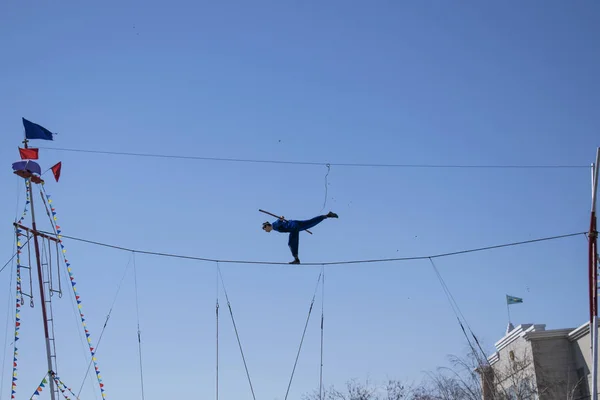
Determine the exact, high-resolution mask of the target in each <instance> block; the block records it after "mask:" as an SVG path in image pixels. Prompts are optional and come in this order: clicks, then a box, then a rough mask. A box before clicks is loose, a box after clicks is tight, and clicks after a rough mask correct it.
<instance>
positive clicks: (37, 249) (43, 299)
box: [28, 179, 56, 400]
mask: <svg viewBox="0 0 600 400" xmlns="http://www.w3.org/2000/svg"><path fill="white" fill-rule="evenodd" d="M28 186H29V189H28V190H29V201H30V202H31V228H32V233H33V244H34V247H35V261H36V264H37V272H38V282H39V288H40V299H41V303H42V317H43V319H44V336H45V339H46V356H47V360H48V371H54V369H53V366H52V352H51V350H50V334H49V330H48V313H47V311H46V296H45V294H44V281H43V275H42V262H41V260H40V246H39V243H38V232H37V227H36V225H35V211H34V207H33V183H32V182H31V179H30V180H29V185H28ZM54 372H56V371H54ZM49 382H50V396H51V399H52V400H56V397H55V392H54V380H53V379H49Z"/></svg>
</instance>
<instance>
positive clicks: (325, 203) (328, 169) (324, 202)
mask: <svg viewBox="0 0 600 400" xmlns="http://www.w3.org/2000/svg"><path fill="white" fill-rule="evenodd" d="M326 167H327V174H325V198H324V199H323V208H321V211H319V212H323V210H324V209H325V206H326V205H327V191H328V188H327V186H328V185H329V182H328V181H327V177H328V176H329V172H330V171H331V164H327V165H326Z"/></svg>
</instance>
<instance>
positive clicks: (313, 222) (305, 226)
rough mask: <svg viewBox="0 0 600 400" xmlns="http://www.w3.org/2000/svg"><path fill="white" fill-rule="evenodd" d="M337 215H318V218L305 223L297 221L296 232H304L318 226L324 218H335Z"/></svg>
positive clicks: (330, 213)
mask: <svg viewBox="0 0 600 400" xmlns="http://www.w3.org/2000/svg"><path fill="white" fill-rule="evenodd" d="M337 217H338V215H337V214H336V213H332V212H329V213H328V214H327V215H319V216H318V217H314V218H311V219H309V220H306V221H298V230H300V231H304V230H306V229H310V228H312V227H313V226H316V225H318V224H320V223H321V222H322V221H323V220H324V219H326V218H337Z"/></svg>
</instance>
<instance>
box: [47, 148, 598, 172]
mask: <svg viewBox="0 0 600 400" xmlns="http://www.w3.org/2000/svg"><path fill="white" fill-rule="evenodd" d="M39 148H40V149H44V150H54V151H66V152H74V153H91V154H109V155H117V156H130V157H152V158H171V159H180V160H202V161H225V162H239V163H256V164H288V165H321V166H323V165H325V166H327V165H331V166H333V165H335V166H337V167H384V168H456V169H467V168H468V169H582V168H586V169H588V168H589V165H560V164H557V165H519V164H513V165H477V164H377V163H325V162H314V161H284V160H260V159H250V158H227V157H202V156H177V155H173V154H156V153H133V152H123V151H103V150H88V149H68V148H61V147H45V146H41V147H39Z"/></svg>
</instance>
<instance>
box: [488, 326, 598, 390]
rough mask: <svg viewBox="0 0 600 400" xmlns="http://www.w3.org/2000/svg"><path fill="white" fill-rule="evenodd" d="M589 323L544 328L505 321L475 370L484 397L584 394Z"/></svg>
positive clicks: (588, 377)
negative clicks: (482, 363) (492, 348)
mask: <svg viewBox="0 0 600 400" xmlns="http://www.w3.org/2000/svg"><path fill="white" fill-rule="evenodd" d="M590 346H591V342H590V332H589V325H588V324H583V325H581V326H580V327H579V328H572V329H552V330H546V326H545V325H542V324H540V325H534V324H523V325H519V326H517V327H513V326H512V325H511V324H509V327H508V329H507V333H506V335H505V336H504V337H503V338H502V339H500V340H499V341H498V342H497V343H496V344H495V347H496V351H495V352H494V353H493V354H492V355H491V356H490V357H489V358H488V362H489V366H487V367H485V368H480V369H479V370H478V372H479V375H480V377H481V384H482V388H483V391H482V392H483V400H499V399H514V400H530V399H531V400H533V399H539V400H555V399H556V400H558V399H560V400H587V399H589V398H590V388H591V369H590V366H591V354H590V351H591V347H590Z"/></svg>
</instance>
